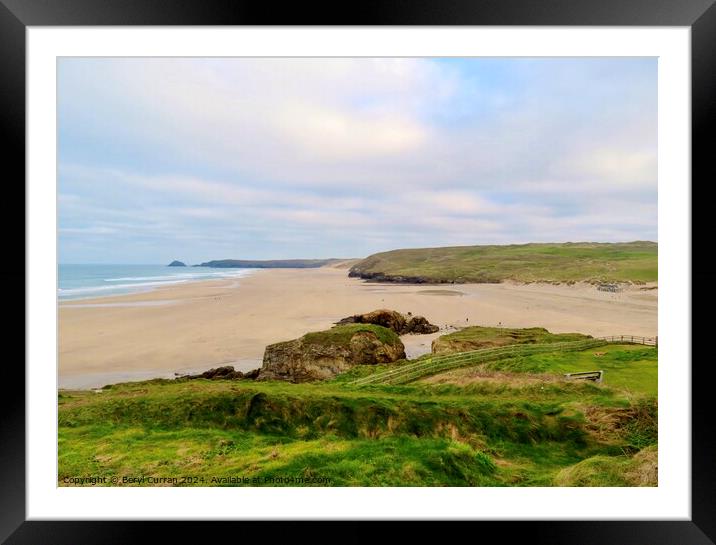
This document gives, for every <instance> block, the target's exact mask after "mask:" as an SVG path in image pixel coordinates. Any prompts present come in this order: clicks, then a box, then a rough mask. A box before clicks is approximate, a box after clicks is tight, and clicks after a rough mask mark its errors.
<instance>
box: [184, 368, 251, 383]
mask: <svg viewBox="0 0 716 545" xmlns="http://www.w3.org/2000/svg"><path fill="white" fill-rule="evenodd" d="M182 378H188V379H195V378H206V379H209V380H237V379H241V378H244V374H243V373H242V372H241V371H236V370H234V368H233V367H232V366H230V365H227V366H224V367H216V368H214V369H209V370H208V371H204V372H203V373H199V374H198V375H185V376H184V377H182Z"/></svg>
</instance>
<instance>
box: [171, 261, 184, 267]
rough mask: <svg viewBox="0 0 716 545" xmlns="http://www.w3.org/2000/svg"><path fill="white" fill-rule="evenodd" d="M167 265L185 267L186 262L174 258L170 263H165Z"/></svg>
mask: <svg viewBox="0 0 716 545" xmlns="http://www.w3.org/2000/svg"><path fill="white" fill-rule="evenodd" d="M167 266H168V267H186V263H184V262H182V261H176V260H174V261H172V262H171V263H169V265H167Z"/></svg>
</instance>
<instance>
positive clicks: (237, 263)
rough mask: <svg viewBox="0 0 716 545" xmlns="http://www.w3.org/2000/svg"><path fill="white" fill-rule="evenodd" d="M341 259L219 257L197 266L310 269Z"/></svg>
mask: <svg viewBox="0 0 716 545" xmlns="http://www.w3.org/2000/svg"><path fill="white" fill-rule="evenodd" d="M339 261H341V260H340V259H268V260H250V259H219V260H216V261H206V262H204V263H201V264H199V265H194V266H195V267H215V268H219V269H310V268H314V267H323V266H324V265H329V264H331V263H337V262H339Z"/></svg>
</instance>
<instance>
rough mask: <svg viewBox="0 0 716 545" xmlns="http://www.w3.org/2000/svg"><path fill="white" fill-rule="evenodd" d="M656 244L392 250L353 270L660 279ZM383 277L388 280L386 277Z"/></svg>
mask: <svg viewBox="0 0 716 545" xmlns="http://www.w3.org/2000/svg"><path fill="white" fill-rule="evenodd" d="M657 253H658V245H657V244H656V243H655V242H644V241H637V242H628V243H587V242H584V243H564V244H517V245H509V246H458V247H447V248H419V249H408V250H392V251H389V252H381V253H378V254H374V255H371V256H369V257H367V258H365V259H363V260H361V261H359V262H358V263H356V264H355V265H354V266H353V267H352V268H351V274H352V275H353V276H362V277H371V276H374V275H378V277H379V279H383V280H391V279H395V277H404V278H407V279H412V280H413V281H414V280H415V279H418V278H419V279H421V280H422V281H425V282H456V283H465V282H502V281H504V280H514V281H519V282H578V281H585V282H634V283H644V282H655V281H656V280H657ZM381 277H382V278H381Z"/></svg>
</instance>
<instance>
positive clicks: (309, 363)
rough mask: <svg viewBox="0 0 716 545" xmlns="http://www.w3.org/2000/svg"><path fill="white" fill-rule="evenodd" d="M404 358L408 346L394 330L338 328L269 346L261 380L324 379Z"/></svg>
mask: <svg viewBox="0 0 716 545" xmlns="http://www.w3.org/2000/svg"><path fill="white" fill-rule="evenodd" d="M404 358H405V347H404V346H403V343H402V342H401V341H400V339H399V338H398V336H397V335H396V334H395V333H394V332H393V331H392V330H390V329H387V328H385V327H382V326H379V325H372V324H365V325H360V324H349V325H339V326H336V327H333V328H331V329H329V330H326V331H319V332H315V333H308V334H306V335H304V336H303V337H301V338H300V339H295V340H292V341H286V342H280V343H276V344H272V345H269V346H267V347H266V350H265V352H264V361H263V366H262V367H261V372H260V373H259V380H267V379H273V380H287V381H291V382H307V381H313V380H325V379H329V378H331V377H334V376H335V375H337V374H339V373H343V372H344V371H347V370H349V369H350V368H352V367H354V366H356V365H375V364H379V363H391V362H394V361H397V360H400V359H404Z"/></svg>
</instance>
